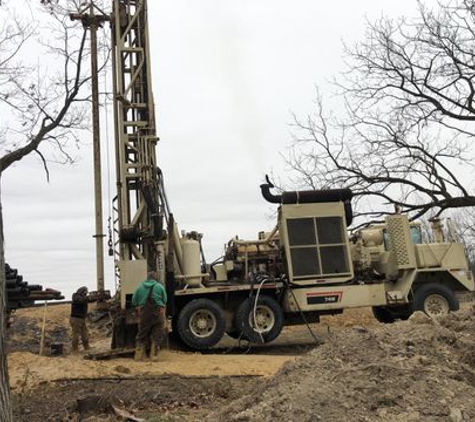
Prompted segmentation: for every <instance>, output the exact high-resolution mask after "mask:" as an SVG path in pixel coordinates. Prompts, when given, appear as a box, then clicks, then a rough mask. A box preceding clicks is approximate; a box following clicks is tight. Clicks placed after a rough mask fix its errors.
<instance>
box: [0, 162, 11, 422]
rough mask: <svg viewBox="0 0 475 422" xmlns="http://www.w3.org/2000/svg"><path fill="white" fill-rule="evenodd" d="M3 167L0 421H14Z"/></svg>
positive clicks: (0, 279)
mask: <svg viewBox="0 0 475 422" xmlns="http://www.w3.org/2000/svg"><path fill="white" fill-rule="evenodd" d="M1 174H2V173H1V169H0V421H2V422H12V421H13V418H12V408H11V402H10V383H9V380H8V365H7V350H6V341H5V340H6V318H5V315H6V314H5V306H6V291H5V284H6V283H5V257H4V249H3V218H2V201H1Z"/></svg>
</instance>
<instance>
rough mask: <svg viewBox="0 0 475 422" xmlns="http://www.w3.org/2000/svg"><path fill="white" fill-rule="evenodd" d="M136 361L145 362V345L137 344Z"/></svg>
mask: <svg viewBox="0 0 475 422" xmlns="http://www.w3.org/2000/svg"><path fill="white" fill-rule="evenodd" d="M134 360H135V361H137V362H141V361H144V360H145V346H144V345H143V344H137V345H136V346H135V355H134Z"/></svg>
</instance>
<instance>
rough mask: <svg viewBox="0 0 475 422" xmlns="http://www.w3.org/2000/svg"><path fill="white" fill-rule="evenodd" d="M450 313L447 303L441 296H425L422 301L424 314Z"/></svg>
mask: <svg viewBox="0 0 475 422" xmlns="http://www.w3.org/2000/svg"><path fill="white" fill-rule="evenodd" d="M449 311H450V306H449V302H448V301H447V299H446V298H445V297H443V296H441V295H438V294H433V295H430V296H427V298H426V300H425V301H424V312H425V313H426V314H428V315H442V314H448V313H449Z"/></svg>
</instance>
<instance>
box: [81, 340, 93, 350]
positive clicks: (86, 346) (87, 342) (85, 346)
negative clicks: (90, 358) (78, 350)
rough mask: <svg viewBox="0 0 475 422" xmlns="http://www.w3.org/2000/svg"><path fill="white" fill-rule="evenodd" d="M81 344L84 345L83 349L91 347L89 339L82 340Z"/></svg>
mask: <svg viewBox="0 0 475 422" xmlns="http://www.w3.org/2000/svg"><path fill="white" fill-rule="evenodd" d="M82 345H83V346H84V350H89V349H90V348H91V346H90V345H89V341H83V343H82Z"/></svg>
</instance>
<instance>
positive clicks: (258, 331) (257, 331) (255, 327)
mask: <svg viewBox="0 0 475 422" xmlns="http://www.w3.org/2000/svg"><path fill="white" fill-rule="evenodd" d="M266 281H268V279H267V278H264V279H263V280H262V281H261V282H260V284H259V287H258V288H257V293H256V298H255V300H254V310H253V313H252V319H253V321H252V323H253V327H252V329H253V330H254V331H255V332H256V333H257V334H259V336H260V338H261V341H262V344H264V343H265V341H264V337H263V336H262V333H263V332H264V329H258V328H257V326H256V313H257V302H258V301H259V294H260V293H261V288H262V286H263V285H264V283H265V282H266Z"/></svg>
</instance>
